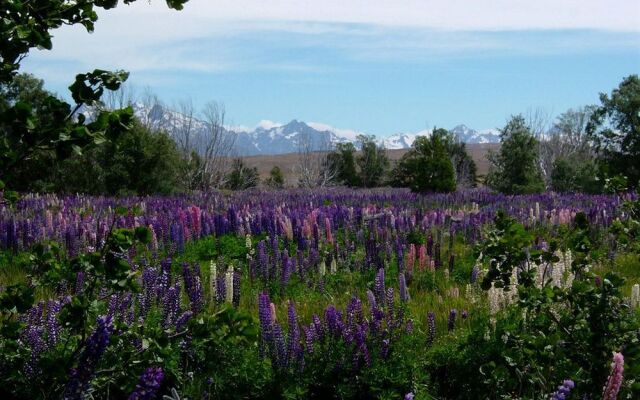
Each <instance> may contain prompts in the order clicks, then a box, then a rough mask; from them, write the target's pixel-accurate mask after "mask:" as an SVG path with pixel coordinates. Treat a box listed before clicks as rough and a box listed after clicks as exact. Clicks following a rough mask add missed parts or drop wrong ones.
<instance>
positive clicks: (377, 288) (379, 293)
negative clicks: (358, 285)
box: [373, 268, 386, 307]
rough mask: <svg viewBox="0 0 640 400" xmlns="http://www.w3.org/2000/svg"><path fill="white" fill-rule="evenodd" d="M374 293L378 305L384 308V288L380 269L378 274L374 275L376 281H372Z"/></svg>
mask: <svg viewBox="0 0 640 400" xmlns="http://www.w3.org/2000/svg"><path fill="white" fill-rule="evenodd" d="M373 290H374V293H375V295H376V297H377V300H378V303H380V305H381V306H383V307H384V305H385V294H386V291H385V288H384V269H383V268H380V269H379V270H378V273H377V274H376V279H375V281H374V289H373Z"/></svg>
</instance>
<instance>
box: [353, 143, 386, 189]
mask: <svg viewBox="0 0 640 400" xmlns="http://www.w3.org/2000/svg"><path fill="white" fill-rule="evenodd" d="M358 142H359V143H360V154H359V155H358V157H357V158H356V163H357V164H358V167H359V168H360V173H359V175H360V179H359V181H360V185H361V186H362V187H365V188H370V187H377V186H380V184H381V183H382V182H383V180H384V175H385V172H386V169H387V168H388V166H389V159H388V158H387V154H386V151H385V149H384V148H383V147H381V146H378V145H377V144H376V142H375V137H374V136H365V135H359V136H358Z"/></svg>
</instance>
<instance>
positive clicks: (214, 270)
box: [209, 260, 218, 300]
mask: <svg viewBox="0 0 640 400" xmlns="http://www.w3.org/2000/svg"><path fill="white" fill-rule="evenodd" d="M217 279H218V266H217V265H216V263H215V262H213V260H211V264H210V265H209V293H211V299H212V300H215V299H216V295H217V294H218V287H217V285H216V282H217Z"/></svg>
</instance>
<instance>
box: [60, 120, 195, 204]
mask: <svg viewBox="0 0 640 400" xmlns="http://www.w3.org/2000/svg"><path fill="white" fill-rule="evenodd" d="M182 163H183V161H182V159H181V156H180V152H179V151H178V149H177V148H176V144H175V142H174V141H173V140H172V139H171V138H170V137H169V136H168V135H167V134H166V133H164V132H151V131H149V130H148V129H147V128H146V127H144V126H143V125H142V124H140V123H139V122H138V121H135V120H134V121H133V122H132V124H131V127H130V129H128V130H127V131H126V132H123V133H122V134H121V135H120V136H119V137H118V138H117V139H115V140H112V141H109V142H106V143H103V144H101V145H99V146H97V147H95V148H93V149H91V150H89V151H86V152H84V154H82V155H78V156H75V157H72V158H70V159H68V160H67V161H65V162H64V163H63V164H62V165H61V166H59V172H58V174H57V176H55V178H54V179H55V180H56V181H57V182H56V190H58V191H63V192H71V193H73V192H84V193H97V194H100V193H106V194H118V195H123V194H140V195H147V194H168V193H172V192H174V191H177V190H180V189H181V187H180V186H179V185H180V180H179V176H180V175H179V173H180V168H181V167H182Z"/></svg>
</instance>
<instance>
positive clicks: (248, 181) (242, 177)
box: [226, 158, 260, 190]
mask: <svg viewBox="0 0 640 400" xmlns="http://www.w3.org/2000/svg"><path fill="white" fill-rule="evenodd" d="M259 180H260V178H259V176H258V169H257V168H256V167H253V168H249V167H247V166H246V165H245V164H244V161H243V160H242V159H241V158H236V159H234V160H233V162H232V165H231V171H230V172H229V175H228V176H227V179H226V188H227V189H230V190H244V189H249V188H252V187H256V186H258V182H259Z"/></svg>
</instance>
